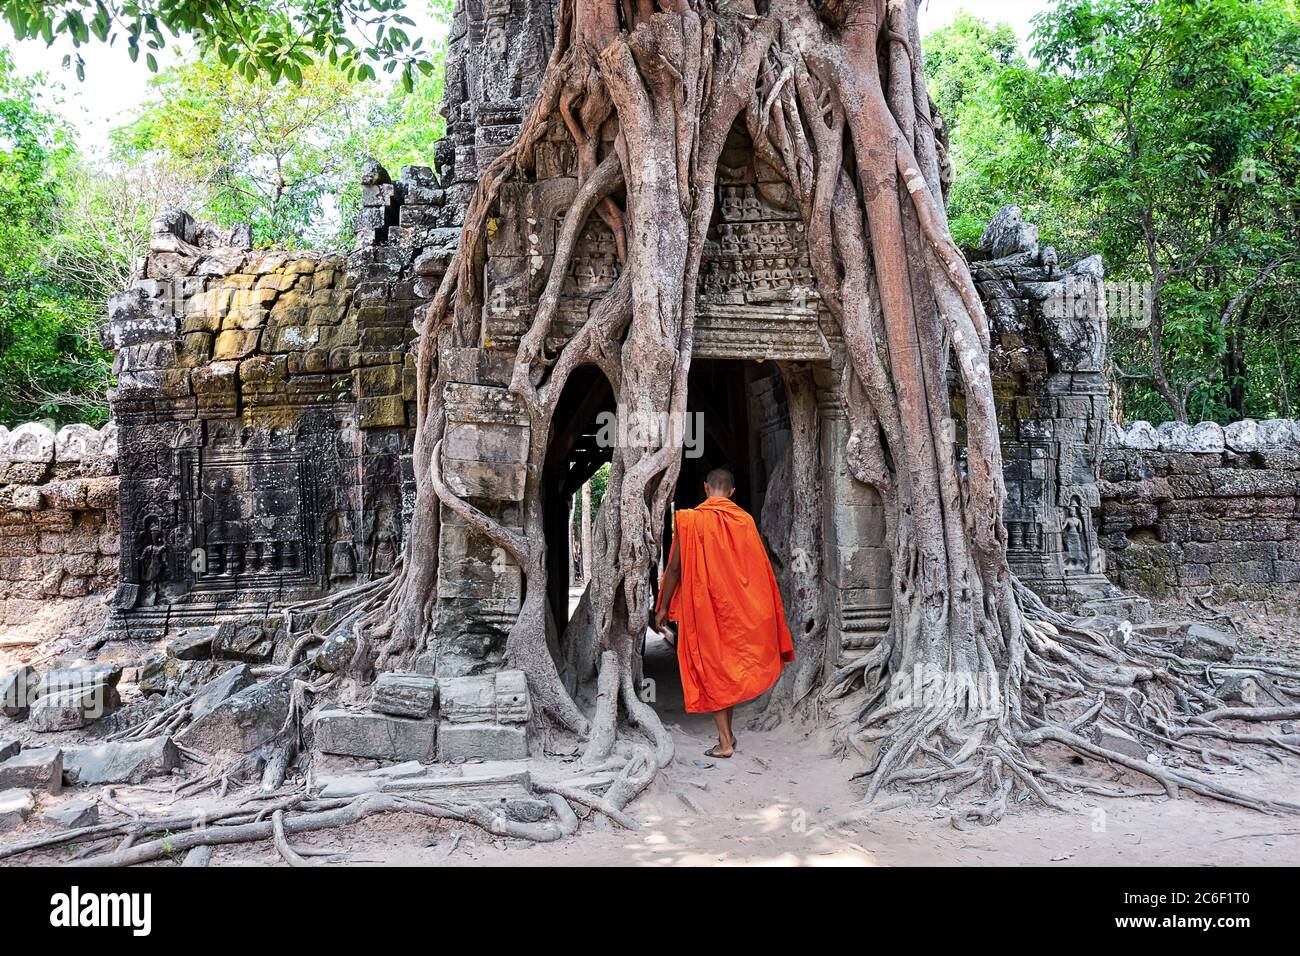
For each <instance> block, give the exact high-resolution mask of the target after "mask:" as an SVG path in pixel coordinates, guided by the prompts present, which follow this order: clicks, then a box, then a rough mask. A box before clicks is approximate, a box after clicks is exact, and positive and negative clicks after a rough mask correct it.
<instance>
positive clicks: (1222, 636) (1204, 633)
mask: <svg viewBox="0 0 1300 956" xmlns="http://www.w3.org/2000/svg"><path fill="white" fill-rule="evenodd" d="M1236 652H1237V637H1236V635H1234V634H1227V633H1225V632H1223V631H1216V630H1215V629H1214V628H1212V627H1206V626H1205V625H1204V624H1190V625H1188V627H1187V632H1186V634H1185V635H1184V637H1183V643H1182V646H1181V647H1180V648H1179V653H1180V654H1181V655H1182V656H1184V657H1190V658H1192V659H1193V660H1200V661H1221V662H1224V663H1226V662H1228V661H1230V660H1232V656H1233V655H1234V654H1235V653H1236Z"/></svg>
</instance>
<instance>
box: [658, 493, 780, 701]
mask: <svg viewBox="0 0 1300 956" xmlns="http://www.w3.org/2000/svg"><path fill="white" fill-rule="evenodd" d="M674 527H675V529H676V531H675V536H674V541H675V543H676V547H677V549H678V554H679V556H680V561H681V583H680V584H679V585H678V587H677V591H676V592H675V593H674V594H673V598H672V602H671V603H670V604H669V605H668V618H669V620H673V621H676V622H677V623H678V637H677V662H678V666H679V667H680V668H681V673H682V694H683V696H684V697H685V698H686V709H687V711H689V712H691V713H703V712H711V711H715V710H724V709H726V708H727V707H731V706H732V705H734V704H739V703H741V702H742V701H746V700H750V699H752V698H754V697H757V696H758V695H759V694H761V693H763V692H764V691H766V690H767V689H768V688H770V687H771V686H772V685H773V684H775V683H776V679H777V678H778V677H780V676H781V666H782V664H783V663H785V662H787V661H792V660H794V643H793V642H792V641H791V639H790V629H789V628H788V627H787V626H786V623H785V609H784V608H783V607H782V606H781V592H780V590H779V589H778V588H777V586H776V576H775V575H774V574H773V573H772V564H771V562H770V561H768V559H767V551H766V550H765V549H764V547H763V542H762V539H761V538H759V536H758V528H757V527H755V525H754V519H753V518H751V517H750V516H749V515H748V514H746V513H745V511H744V509H742V508H741V507H739V506H738V505H736V504H735V503H734V502H732V501H731V500H730V499H729V498H719V497H714V498H709V499H707V500H706V501H705V502H704V504H702V505H700V506H699V507H698V508H688V509H683V510H681V511H678V512H677V514H676V517H675V519H674ZM659 593H660V594H661V595H662V594H663V587H662V586H661V587H660V589H659Z"/></svg>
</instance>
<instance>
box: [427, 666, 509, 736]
mask: <svg viewBox="0 0 1300 956" xmlns="http://www.w3.org/2000/svg"><path fill="white" fill-rule="evenodd" d="M438 691H439V697H440V700H441V703H440V708H441V715H442V719H443V721H445V722H450V723H457V724H468V723H482V722H484V721H492V720H495V719H496V677H495V675H493V674H474V675H472V676H469V677H448V678H443V679H442V680H441V681H439V682H438Z"/></svg>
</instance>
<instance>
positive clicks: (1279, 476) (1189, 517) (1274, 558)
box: [1100, 419, 1300, 595]
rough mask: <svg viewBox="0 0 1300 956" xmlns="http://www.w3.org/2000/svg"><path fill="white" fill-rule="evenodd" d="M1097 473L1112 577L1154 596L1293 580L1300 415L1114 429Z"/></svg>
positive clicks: (1299, 553) (1299, 565)
mask: <svg viewBox="0 0 1300 956" xmlns="http://www.w3.org/2000/svg"><path fill="white" fill-rule="evenodd" d="M1101 477H1102V481H1101V484H1100V490H1101V524H1100V527H1101V536H1102V544H1103V546H1104V547H1105V550H1106V555H1107V566H1108V568H1109V569H1110V575H1111V578H1112V579H1113V580H1114V581H1115V582H1116V583H1117V584H1119V585H1121V586H1123V587H1126V588H1132V589H1134V590H1136V591H1140V592H1143V593H1148V594H1157V595H1158V594H1167V593H1171V592H1176V591H1179V590H1183V589H1192V588H1195V589H1204V588H1206V587H1209V586H1211V585H1231V586H1235V587H1237V588H1238V589H1239V590H1241V591H1242V592H1244V593H1249V592H1251V591H1257V590H1259V589H1261V588H1265V587H1270V586H1275V585H1287V584H1296V583H1300V423H1297V422H1294V421H1291V420H1289V419H1278V420H1272V421H1262V422H1254V421H1249V420H1247V421H1243V422H1237V423H1235V424H1233V425H1230V426H1228V427H1227V428H1220V427H1219V426H1218V425H1217V424H1215V423H1213V422H1202V423H1201V424H1199V425H1196V426H1194V427H1192V426H1188V425H1185V424H1180V423H1177V422H1170V423H1167V424H1164V425H1161V426H1159V427H1158V428H1154V427H1152V426H1151V425H1150V424H1148V423H1147V422H1135V423H1134V424H1132V425H1130V426H1129V427H1128V429H1126V430H1124V431H1120V430H1118V429H1116V428H1113V427H1112V428H1111V429H1110V430H1109V432H1108V436H1107V445H1106V449H1105V454H1104V456H1103V459H1102V470H1101Z"/></svg>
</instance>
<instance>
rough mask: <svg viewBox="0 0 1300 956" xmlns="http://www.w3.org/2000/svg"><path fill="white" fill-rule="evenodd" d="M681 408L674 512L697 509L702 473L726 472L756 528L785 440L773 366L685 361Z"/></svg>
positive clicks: (777, 377)
mask: <svg viewBox="0 0 1300 956" xmlns="http://www.w3.org/2000/svg"><path fill="white" fill-rule="evenodd" d="M686 409H687V414H688V416H689V417H690V422H689V423H688V425H687V437H688V447H687V448H686V449H685V450H684V451H683V454H682V470H681V474H680V476H679V477H678V480H677V488H676V491H675V493H674V495H673V507H674V509H676V508H694V507H696V506H697V505H699V504H700V503H701V502H702V501H703V500H704V479H705V477H706V476H707V475H708V473H709V472H710V471H711V470H712V469H714V468H719V467H723V468H728V469H730V470H731V472H732V474H734V475H735V476H736V493H735V494H734V495H733V496H732V500H733V501H735V502H736V504H738V505H740V507H742V508H744V509H745V510H746V511H748V512H749V513H750V514H751V515H753V516H754V520H755V521H756V522H759V526H760V530H761V528H762V524H761V521H760V516H761V515H762V510H763V501H764V499H765V498H766V496H767V491H768V485H769V482H770V480H771V477H772V473H773V472H774V471H775V470H776V466H777V465H778V464H779V463H780V459H781V455H783V454H784V453H785V446H786V443H787V442H788V441H789V438H790V424H789V415H788V413H787V412H786V409H785V389H784V388H783V387H782V385H781V377H780V372H779V370H778V369H777V367H776V365H775V364H773V363H770V362H755V361H738V360H728V359H696V360H694V361H693V362H692V363H691V373H690V381H689V382H688V391H687V397H686ZM691 439H694V440H695V446H694V447H691ZM671 519H672V516H671V515H669V520H668V525H667V528H666V529H665V538H664V540H665V544H667V543H668V542H670V541H671V536H672V520H671ZM664 554H665V556H666V555H667V548H666V547H665V550H664Z"/></svg>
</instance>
